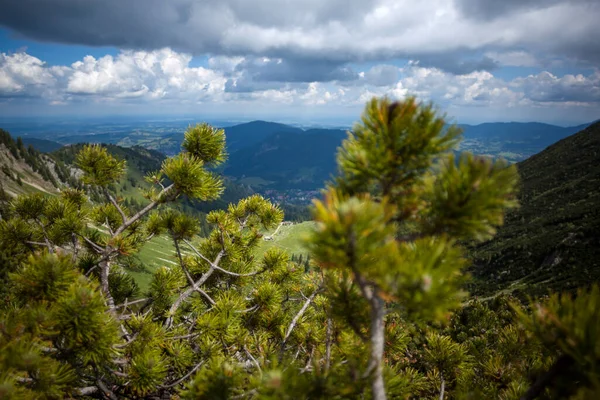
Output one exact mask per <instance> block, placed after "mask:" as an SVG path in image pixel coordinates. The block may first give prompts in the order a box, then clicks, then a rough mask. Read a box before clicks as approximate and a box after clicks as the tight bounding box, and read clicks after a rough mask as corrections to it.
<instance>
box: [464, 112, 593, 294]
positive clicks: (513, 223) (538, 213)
mask: <svg viewBox="0 0 600 400" xmlns="http://www.w3.org/2000/svg"><path fill="white" fill-rule="evenodd" d="M518 169H519V174H520V175H521V191H520V194H519V202H520V204H521V206H520V208H519V209H517V210H516V211H512V212H510V213H508V215H507V217H506V223H505V225H504V226H503V227H502V228H500V230H499V231H498V234H497V235H496V237H495V238H494V239H492V240H490V241H488V242H486V243H483V244H481V245H479V246H477V247H475V248H474V250H473V256H474V257H475V267H474V268H473V270H472V272H473V274H474V275H475V277H476V278H477V284H476V285H475V286H474V291H475V293H477V294H482V295H490V294H493V293H497V292H498V291H499V290H505V291H508V292H512V291H515V290H516V291H518V292H519V293H521V294H529V295H538V294H542V293H546V292H548V291H562V290H570V291H574V290H575V289H576V288H578V287H582V286H586V285H588V284H589V283H590V282H596V281H598V280H600V122H599V123H595V124H593V125H591V126H589V127H588V128H586V129H583V130H582V131H581V132H579V133H576V134H574V135H573V136H570V137H568V138H566V139H563V140H561V141H559V142H558V143H555V144H553V145H552V146H550V147H548V148H547V149H546V150H544V151H542V152H541V153H539V154H536V155H534V156H532V157H531V158H529V159H527V160H525V161H523V162H521V163H519V164H518Z"/></svg>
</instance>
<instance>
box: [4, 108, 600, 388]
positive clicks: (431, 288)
mask: <svg viewBox="0 0 600 400" xmlns="http://www.w3.org/2000/svg"><path fill="white" fill-rule="evenodd" d="M459 133H460V132H459V131H458V130H457V129H456V128H455V127H450V128H446V124H445V122H444V118H443V117H441V116H439V115H438V113H437V111H435V109H434V108H433V107H432V106H431V105H427V104H423V103H419V102H417V101H416V100H415V99H413V98H409V99H407V100H405V101H403V102H391V101H390V100H388V99H385V98H384V99H373V100H372V101H371V102H370V103H369V104H368V105H367V107H366V109H365V113H364V115H363V118H362V122H360V123H358V124H357V125H356V127H355V129H354V130H353V133H351V134H349V136H348V139H347V140H346V141H345V142H344V144H343V146H342V148H341V149H340V152H339V154H338V164H339V173H338V176H337V177H336V178H335V179H334V181H333V182H331V183H330V184H329V185H328V187H327V189H326V190H325V193H324V198H323V200H322V201H316V202H315V204H314V207H313V217H314V219H315V221H316V228H315V230H314V231H313V232H312V233H311V234H310V235H309V236H308V237H307V238H306V243H307V245H308V247H309V249H310V256H309V257H305V256H296V255H292V256H291V257H290V256H289V255H288V254H287V253H286V252H284V251H282V250H279V249H276V248H272V249H270V250H268V251H266V252H264V253H263V254H257V251H256V250H257V247H258V246H259V244H260V241H261V240H262V232H264V231H265V230H267V229H272V228H274V227H275V226H277V225H278V224H279V223H280V222H281V221H282V220H283V211H282V210H281V209H280V208H279V207H278V206H276V205H274V204H272V203H270V202H269V201H268V200H265V199H264V198H262V197H261V196H259V195H252V196H250V197H247V198H245V199H242V200H240V201H238V202H236V203H231V204H230V205H229V206H228V207H227V209H224V210H215V211H211V212H210V213H209V214H208V215H207V217H206V222H207V224H208V225H209V232H208V234H207V235H205V236H204V237H201V236H199V233H200V232H201V226H200V223H199V221H198V219H196V218H195V217H194V216H192V215H188V214H186V213H183V212H180V211H177V210H174V209H173V208H170V207H164V205H165V204H166V203H173V202H174V201H175V200H177V199H180V198H182V197H187V198H196V199H198V200H200V201H208V200H211V199H215V198H217V197H218V196H219V195H220V194H221V193H222V181H221V178H220V177H218V176H217V175H216V174H215V173H214V172H212V171H208V170H207V169H206V168H207V166H209V165H215V164H217V163H219V162H222V161H223V160H224V159H225V157H226V155H225V146H224V144H225V138H224V134H223V132H222V131H221V130H217V129H214V128H212V127H210V126H208V125H206V124H204V125H196V126H194V127H190V128H189V129H188V131H187V132H186V135H185V140H184V145H183V150H182V152H181V153H180V154H178V155H176V156H174V157H172V158H168V159H166V160H165V161H164V162H163V163H162V165H161V167H160V169H159V170H158V171H156V172H154V173H150V174H148V177H147V180H148V182H149V184H151V185H152V189H150V190H146V191H145V192H146V193H145V195H146V198H147V200H148V203H147V205H145V206H142V207H141V208H140V207H138V208H136V210H135V211H133V210H131V209H130V207H127V206H126V204H125V202H124V201H123V199H122V198H120V197H115V196H114V194H113V193H114V192H113V191H112V189H111V185H115V184H116V182H117V181H118V179H119V178H120V177H121V175H122V172H123V171H124V169H125V163H124V161H122V160H118V159H117V158H116V157H114V156H113V155H112V154H110V152H108V151H106V149H105V148H103V147H100V146H85V147H83V148H82V149H81V151H80V152H79V154H78V155H77V162H78V163H79V165H80V166H81V168H82V169H83V170H84V172H85V175H84V178H83V179H84V181H85V182H87V183H88V184H90V185H93V186H95V187H96V188H97V192H98V193H100V194H101V195H102V196H103V197H102V199H101V200H102V201H101V202H90V201H89V200H88V198H87V197H86V195H85V193H84V192H83V191H81V190H77V189H69V190H63V191H62V193H61V195H60V196H59V197H54V198H49V197H44V196H41V195H28V196H21V197H19V198H17V199H15V200H13V201H11V202H10V205H9V206H4V209H5V211H3V214H2V220H0V262H1V264H0V265H1V269H0V284H1V288H2V289H1V290H0V296H2V299H3V300H4V301H2V302H1V303H0V397H2V398H15V399H22V398H24V399H37V398H48V399H52V398H76V397H77V398H105V399H106V398H108V399H118V398H128V399H140V398H187V399H231V398H248V399H288V398H289V399H291V398H294V399H367V398H373V399H385V398H432V399H433V398H436V399H444V398H456V399H480V398H499V399H520V398H521V399H533V398H536V397H540V398H559V397H561V398H564V397H569V396H571V398H574V399H583V398H594V395H597V394H598V393H599V390H600V389H599V387H598V382H599V381H600V375H599V373H598V359H599V355H598V354H597V353H598V351H597V347H598V346H597V341H596V338H597V334H598V329H599V326H598V321H599V320H600V319H599V318H598V315H597V314H598V311H597V310H598V302H600V290H599V289H598V288H597V287H594V288H592V289H590V290H588V291H584V290H582V291H581V292H580V293H578V294H577V296H575V297H573V296H568V295H554V296H552V297H550V298H549V299H542V300H535V299H532V300H531V301H530V302H529V305H528V306H526V305H522V304H520V303H519V301H518V300H516V299H514V298H508V297H505V296H498V297H496V298H494V299H493V300H491V301H489V302H487V303H484V302H482V301H479V300H477V299H467V298H466V293H465V292H464V290H463V288H464V282H465V280H466V279H467V276H466V275H465V274H464V268H465V266H467V265H468V260H467V257H466V252H465V251H464V249H463V247H462V246H461V244H462V243H464V242H465V241H471V240H485V239H488V238H490V237H491V236H493V235H494V234H495V231H496V229H497V228H498V226H500V225H501V224H502V222H503V214H504V212H505V210H507V209H510V208H514V207H515V206H516V200H515V187H516V184H517V181H518V178H517V174H516V170H515V168H514V167H511V166H508V165H506V164H505V163H502V162H500V161H496V162H492V161H490V160H487V159H481V158H476V157H473V156H471V155H462V156H460V157H459V158H458V160H455V159H454V158H453V155H452V150H453V148H454V146H455V145H456V143H457V140H458V138H459ZM15 146H16V147H15V148H16V149H17V150H16V151H17V152H18V151H19V150H18V146H17V145H15ZM140 190H142V189H141V188H140ZM156 235H167V236H168V237H169V238H170V240H171V241H172V242H173V245H174V248H175V250H176V253H177V257H178V263H177V265H171V266H163V267H162V268H159V269H158V270H157V271H156V272H155V273H154V274H153V277H152V281H151V284H150V286H149V289H148V290H147V292H145V293H139V290H138V289H137V286H136V284H135V281H134V280H133V279H132V278H131V276H129V275H128V274H127V273H126V271H124V270H123V269H122V268H121V266H120V265H122V264H128V263H129V264H130V263H131V256H132V255H133V254H135V253H136V252H137V250H138V249H139V248H140V246H141V245H142V244H143V243H145V242H147V241H148V240H149V239H150V238H152V237H154V236H156Z"/></svg>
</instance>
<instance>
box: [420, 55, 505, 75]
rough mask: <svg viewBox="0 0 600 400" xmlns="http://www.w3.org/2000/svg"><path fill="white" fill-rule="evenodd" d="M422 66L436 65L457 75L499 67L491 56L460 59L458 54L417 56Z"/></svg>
mask: <svg viewBox="0 0 600 400" xmlns="http://www.w3.org/2000/svg"><path fill="white" fill-rule="evenodd" d="M417 59H418V60H419V65H420V66H422V67H436V68H439V69H441V70H444V71H447V72H450V73H453V74H455V75H463V74H468V73H470V72H474V71H492V70H494V69H496V68H498V67H499V65H498V63H497V62H496V61H494V60H492V59H491V58H490V57H487V56H483V57H480V58H465V59H460V58H458V57H457V56H456V55H451V54H446V55H439V56H429V55H425V56H422V57H418V58H417Z"/></svg>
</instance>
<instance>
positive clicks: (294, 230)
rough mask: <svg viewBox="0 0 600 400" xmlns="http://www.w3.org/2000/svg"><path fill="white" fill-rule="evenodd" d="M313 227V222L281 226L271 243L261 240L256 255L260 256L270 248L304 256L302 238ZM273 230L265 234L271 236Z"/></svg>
mask: <svg viewBox="0 0 600 400" xmlns="http://www.w3.org/2000/svg"><path fill="white" fill-rule="evenodd" d="M313 227H314V222H311V221H307V222H301V223H299V224H294V225H291V226H282V227H281V229H279V231H278V232H277V234H275V235H274V236H273V240H272V241H267V240H263V241H262V242H261V244H260V246H259V247H258V249H257V252H258V254H261V253H263V252H265V251H267V250H268V249H270V248H272V247H278V248H280V249H283V250H286V251H287V252H288V253H289V254H290V255H291V254H297V255H299V254H306V249H304V247H303V245H302V237H303V236H305V235H306V234H308V233H309V232H310V231H311V229H313ZM274 231H275V229H273V230H271V231H270V232H268V233H266V235H272V234H273V232H274Z"/></svg>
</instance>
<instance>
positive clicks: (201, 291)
mask: <svg viewBox="0 0 600 400" xmlns="http://www.w3.org/2000/svg"><path fill="white" fill-rule="evenodd" d="M195 290H196V292H198V293H200V294H201V295H202V296H204V298H205V299H206V300H208V302H209V303H210V305H212V306H214V305H215V304H217V303H216V302H215V301H214V300H213V299H212V298H211V297H210V296H209V295H208V293H206V292H205V291H204V290H202V289H200V288H196V289H195Z"/></svg>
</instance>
